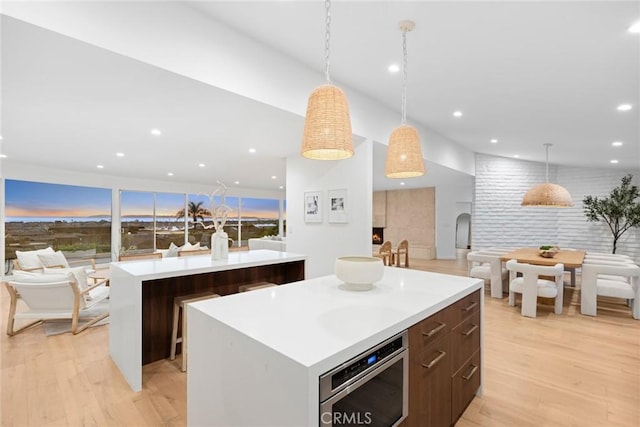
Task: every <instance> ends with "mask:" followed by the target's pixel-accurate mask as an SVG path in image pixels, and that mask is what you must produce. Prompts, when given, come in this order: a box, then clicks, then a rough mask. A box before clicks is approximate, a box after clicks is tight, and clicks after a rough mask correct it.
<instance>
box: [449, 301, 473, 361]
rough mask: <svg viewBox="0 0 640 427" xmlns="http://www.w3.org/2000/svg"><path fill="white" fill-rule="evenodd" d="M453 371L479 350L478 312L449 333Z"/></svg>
mask: <svg viewBox="0 0 640 427" xmlns="http://www.w3.org/2000/svg"><path fill="white" fill-rule="evenodd" d="M451 348H453V349H455V351H454V352H453V355H452V356H453V359H452V366H453V371H454V372H455V371H457V370H458V368H459V367H460V365H462V364H463V363H464V362H465V361H466V360H467V359H469V358H470V357H471V355H472V354H473V353H475V352H476V350H478V349H479V348H480V311H476V312H475V313H474V314H472V315H471V316H469V317H468V318H466V319H465V320H464V321H463V322H462V323H460V324H459V325H458V326H456V327H455V328H453V330H452V331H451Z"/></svg>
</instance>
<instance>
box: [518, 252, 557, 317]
mask: <svg viewBox="0 0 640 427" xmlns="http://www.w3.org/2000/svg"><path fill="white" fill-rule="evenodd" d="M507 270H509V305H510V306H512V307H513V306H515V305H516V294H522V307H521V311H520V313H521V314H522V315H523V316H526V317H536V311H537V303H538V297H539V296H540V297H543V298H554V299H555V304H554V309H553V312H554V313H555V314H562V302H563V301H562V300H563V292H564V284H563V275H564V265H563V264H561V263H558V264H556V265H554V266H553V267H551V266H542V265H532V264H524V263H519V262H518V261H516V260H515V259H512V260H509V261H507ZM517 273H520V274H522V276H520V277H518V276H517ZM540 276H552V277H554V278H555V281H552V280H547V279H542V278H540Z"/></svg>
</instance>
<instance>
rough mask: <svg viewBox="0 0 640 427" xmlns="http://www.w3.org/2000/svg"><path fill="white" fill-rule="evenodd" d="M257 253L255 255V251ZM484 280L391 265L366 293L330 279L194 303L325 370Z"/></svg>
mask: <svg viewBox="0 0 640 427" xmlns="http://www.w3.org/2000/svg"><path fill="white" fill-rule="evenodd" d="M255 252H259V251H255ZM482 284H483V282H482V280H478V279H471V278H468V277H459V276H450V275H443V274H437V273H430V272H424V271H417V270H410V269H404V268H396V267H385V273H384V277H383V279H382V280H381V281H379V282H377V283H375V285H374V288H373V289H372V290H370V291H360V292H358V291H348V290H346V289H344V285H343V284H342V282H341V281H340V280H338V279H337V278H336V277H335V276H333V275H331V276H325V277H320V278H317V279H311V280H304V281H301V282H295V283H290V284H287V285H280V286H278V287H272V288H265V289H261V290H256V291H252V292H246V293H241V294H234V295H229V296H225V297H223V298H215V299H210V300H206V301H201V302H197V303H194V304H192V306H193V308H194V309H196V310H200V311H201V312H203V313H204V314H205V315H207V316H210V317H211V318H212V319H215V320H216V321H219V322H221V323H223V324H226V325H228V326H229V327H231V328H233V329H235V330H237V331H238V332H240V333H241V334H243V335H246V336H248V337H250V338H252V339H254V340H256V341H257V342H260V343H261V344H263V345H265V346H267V347H270V348H272V349H273V350H275V351H277V352H278V353H280V354H282V355H284V356H286V357H287V358H289V359H291V360H293V361H296V362H297V363H299V364H301V365H302V366H305V367H314V368H316V369H314V370H317V369H320V370H322V369H324V368H327V369H329V368H331V367H333V366H334V364H335V362H336V361H344V360H346V358H348V357H352V356H354V355H356V354H358V353H359V352H361V351H364V350H366V349H367V348H369V347H371V346H372V345H375V344H377V343H378V342H379V341H382V340H383V339H386V338H388V337H390V336H392V335H393V334H395V333H397V332H400V331H402V330H404V329H406V328H408V327H409V326H411V325H413V324H415V323H417V322H418V321H420V320H422V319H424V318H425V317H428V316H429V315H431V314H433V313H436V312H437V311H439V310H440V309H442V308H444V307H446V306H448V305H450V304H452V303H453V302H455V301H457V300H459V299H460V298H462V297H464V296H466V295H468V294H470V293H471V292H473V291H475V290H477V289H480V288H481V287H482Z"/></svg>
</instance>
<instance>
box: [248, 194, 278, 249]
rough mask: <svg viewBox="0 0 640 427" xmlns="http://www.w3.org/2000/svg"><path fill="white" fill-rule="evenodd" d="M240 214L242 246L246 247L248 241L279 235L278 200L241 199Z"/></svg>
mask: <svg viewBox="0 0 640 427" xmlns="http://www.w3.org/2000/svg"><path fill="white" fill-rule="evenodd" d="M240 212H241V215H242V217H241V218H240V223H241V224H242V228H241V231H242V237H241V238H242V246H246V245H247V240H248V239H253V238H257V237H263V236H276V235H278V234H279V231H278V230H279V224H278V222H279V218H280V201H279V200H277V199H254V198H250V197H243V198H242V202H241V206H240Z"/></svg>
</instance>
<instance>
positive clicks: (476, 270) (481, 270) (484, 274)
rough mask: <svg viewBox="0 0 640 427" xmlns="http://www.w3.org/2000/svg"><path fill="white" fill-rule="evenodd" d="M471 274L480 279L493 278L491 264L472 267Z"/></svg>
mask: <svg viewBox="0 0 640 427" xmlns="http://www.w3.org/2000/svg"><path fill="white" fill-rule="evenodd" d="M469 276H471V277H476V278H478V279H486V280H491V266H490V265H489V264H482V265H478V266H476V267H473V268H471V271H470V272H469Z"/></svg>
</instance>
